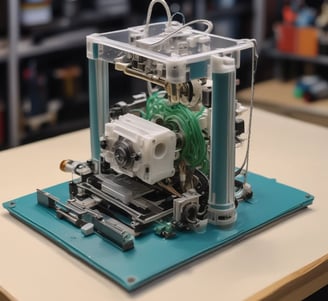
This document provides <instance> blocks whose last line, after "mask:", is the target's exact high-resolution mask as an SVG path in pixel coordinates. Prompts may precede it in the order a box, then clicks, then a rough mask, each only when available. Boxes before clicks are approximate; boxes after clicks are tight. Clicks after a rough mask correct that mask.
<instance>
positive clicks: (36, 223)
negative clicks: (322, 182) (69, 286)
mask: <svg viewBox="0 0 328 301" xmlns="http://www.w3.org/2000/svg"><path fill="white" fill-rule="evenodd" d="M248 182H249V183H250V184H251V185H252V187H253V191H254V196H253V198H252V199H251V200H250V201H249V202H243V203H240V204H239V206H238V208H237V212H238V218H237V222H236V223H235V224H234V225H233V226H232V227H231V228H228V229H219V228H217V227H214V226H212V225H208V226H207V229H206V231H205V232H204V233H195V232H178V233H177V237H176V238H174V239H164V238H161V237H159V236H157V235H155V234H154V233H152V232H151V233H148V234H145V235H143V236H141V237H138V238H136V239H135V248H134V249H132V250H129V251H126V252H122V251H121V250H120V249H119V248H117V247H116V246H114V245H113V244H112V243H111V242H109V241H107V240H105V239H104V238H102V237H101V236H99V235H98V234H93V235H90V236H87V237H85V236H84V235H83V234H82V232H81V230H80V229H79V228H76V227H74V226H73V225H71V224H70V223H68V222H67V221H65V220H60V219H58V218H57V217H56V215H55V212H54V211H53V210H51V209H48V208H46V207H43V206H40V205H38V204H37V198H36V193H32V194H29V195H26V196H23V197H20V198H18V199H15V200H12V201H9V202H6V203H4V204H3V206H4V207H5V208H6V209H7V210H8V211H9V212H10V213H11V214H12V215H13V216H15V217H16V218H18V219H19V220H21V221H23V222H24V223H26V224H27V225H28V226H31V227H32V228H33V229H35V230H37V231H38V232H40V233H42V234H43V235H45V236H46V237H48V238H50V239H51V240H52V241H54V242H55V243H56V244H58V245H59V246H61V247H62V248H64V249H66V250H67V251H69V252H70V253H72V254H73V255H75V256H77V257H78V258H80V259H82V260H83V261H85V262H86V263H88V264H90V265H91V266H92V267H94V268H95V269H96V270H98V271H100V272H102V273H103V274H105V275H106V276H108V277H109V278H111V279H112V280H114V281H116V282H117V283H118V284H120V285H121V286H123V287H124V288H125V289H127V290H129V291H131V290H134V289H136V288H138V287H140V286H142V285H144V284H146V283H148V282H150V281H151V280H153V279H155V278H157V277H159V276H161V275H163V274H165V273H168V272H170V271H172V270H174V269H176V268H178V267H180V266H182V265H183V264H185V263H188V262H190V261H193V260H195V259H197V258H198V257H200V256H203V255H205V254H207V253H209V252H212V251H214V250H217V249H219V248H221V247H223V246H225V245H227V244H229V243H231V242H233V241H236V240H238V239H240V238H242V237H244V236H246V235H248V234H250V233H251V232H253V231H255V230H258V229H260V228H262V227H264V226H265V225H267V224H269V223H271V222H273V221H276V220H278V219H279V218H282V217H284V216H286V215H289V214H291V213H293V212H295V211H297V210H299V209H301V208H304V207H306V206H308V205H310V204H311V203H312V201H313V196H312V195H309V194H308V193H306V192H304V191H301V190H297V189H295V188H292V187H289V186H286V185H283V184H280V183H277V182H276V181H275V180H274V179H269V178H265V177H263V176H259V175H256V174H253V173H249V177H248ZM45 190H46V191H48V192H50V193H52V194H53V195H55V196H56V197H58V198H59V199H61V201H63V202H65V201H66V200H67V199H68V185H67V183H61V184H59V185H56V186H52V187H49V188H47V189H45Z"/></svg>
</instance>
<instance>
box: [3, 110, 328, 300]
mask: <svg viewBox="0 0 328 301" xmlns="http://www.w3.org/2000/svg"><path fill="white" fill-rule="evenodd" d="M251 144H252V147H251V159H250V170H251V171H253V172H256V173H259V174H261V175H264V176H267V177H272V178H276V179H277V180H278V181H279V182H282V183H285V184H288V185H290V186H293V187H296V188H300V189H302V190H305V191H307V192H309V193H311V194H313V195H314V196H315V200H314V203H313V205H312V206H310V207H309V208H307V209H304V210H302V211H300V212H298V213H297V214H295V215H293V216H290V217H288V218H286V219H283V220H282V221H280V222H278V223H276V224H274V225H272V226H270V227H267V228H265V229H263V230H261V231H259V232H258V233H256V234H254V235H252V236H250V237H248V238H246V239H244V240H242V241H240V242H238V243H234V244H232V245H229V246H227V247H225V248H224V249H221V250H220V251H218V252H214V253H212V254H210V255H208V256H205V257H203V258H202V259H199V260H197V261H195V262H194V263H191V264H188V265H186V266H184V267H183V268H180V269H178V270H177V271H175V272H172V273H169V274H168V275H166V276H165V277H161V278H160V279H158V280H156V281H154V282H153V283H151V284H149V285H147V286H146V287H143V288H141V289H139V290H137V291H136V292H133V293H128V292H126V291H125V290H123V289H122V288H121V287H119V286H118V285H116V284H115V283H114V282H112V281H111V280H109V279H108V278H106V277H104V276H103V275H102V274H100V273H98V272H96V271H95V270H93V269H92V268H90V267H88V266H87V265H85V264H84V263H82V262H81V261H79V260H78V259H76V258H75V257H73V256H71V255H70V254H68V253H67V252H65V251H64V250H62V249H61V248H60V247H58V246H56V245H55V244H53V243H52V242H51V241H49V240H48V239H46V238H44V237H43V236H42V235H40V234H38V233H37V232H35V231H33V230H32V229H30V228H29V227H27V226H25V225H23V224H22V223H21V222H19V221H18V220H16V219H15V218H13V217H12V216H10V215H9V214H8V212H7V211H5V210H4V209H3V208H2V207H0V237H1V247H0V250H1V251H0V252H1V253H0V254H1V256H0V286H1V287H3V288H5V289H6V290H7V291H8V292H10V293H11V294H12V295H13V296H14V297H16V298H17V299H18V300H22V301H24V300H34V301H37V300H48V301H51V300H79V301H83V300H100V301H101V300H151V301H153V300H165V301H167V300H197V301H199V300H206V299H207V298H209V299H215V300H216V299H217V300H219V299H221V300H243V299H246V298H249V300H258V299H259V296H260V297H261V298H264V296H265V297H266V298H269V299H266V300H277V298H276V297H277V295H276V294H277V293H278V294H282V295H284V296H288V297H292V299H293V298H294V297H295V296H296V297H295V298H296V299H299V298H301V297H302V298H303V297H305V296H308V295H310V294H311V293H313V292H314V291H316V290H318V289H320V288H321V287H322V286H324V285H326V284H327V283H328V277H327V270H328V269H327V257H323V256H325V255H326V254H327V252H328V239H327V229H328V218H327V212H328V202H327V188H326V183H327V170H328V160H327V153H328V152H327V151H328V129H327V128H325V127H320V126H316V125H312V124H309V123H305V122H301V121H297V120H294V119H291V118H286V117H282V116H279V115H276V114H272V113H268V112H265V111H261V110H254V122H253V132H252V143H251ZM89 155H90V151H89V131H88V130H83V131H78V132H75V133H71V134H66V135H63V136H59V137H56V138H52V139H48V140H44V141H40V142H37V143H32V144H29V145H26V146H21V147H17V148H14V149H10V150H6V151H2V152H0V162H1V171H2V172H1V174H0V183H1V189H0V200H1V202H3V201H7V200H10V199H13V198H16V197H18V196H21V195H24V194H27V193H31V192H33V191H34V190H35V189H36V188H44V187H47V186H52V185H54V184H56V183H59V182H63V181H67V180H69V179H70V175H68V174H65V173H62V172H61V171H60V170H59V168H58V165H59V162H60V161H61V160H63V159H66V158H72V159H76V160H86V159H88V158H89ZM163 256H164V255H163ZM319 258H321V259H319ZM312 262H314V263H313V264H311V263H312ZM309 264H310V266H308V265H309ZM295 271H299V272H295ZM311 271H313V272H312V273H311ZM290 293H294V295H292V296H291V295H290ZM270 298H271V299H270ZM295 298H294V299H295Z"/></svg>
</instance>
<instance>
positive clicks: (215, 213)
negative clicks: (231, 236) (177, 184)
mask: <svg viewBox="0 0 328 301" xmlns="http://www.w3.org/2000/svg"><path fill="white" fill-rule="evenodd" d="M211 67H212V81H213V93H212V128H211V160H210V162H211V163H210V197H209V201H208V203H209V209H208V219H209V222H210V223H212V224H214V225H219V226H224V225H229V224H231V223H233V222H235V221H236V218H237V213H236V209H235V202H234V187H235V185H234V182H235V177H234V171H235V93H236V92H235V87H236V71H235V70H236V68H235V61H234V59H233V58H230V57H219V56H212V58H211Z"/></svg>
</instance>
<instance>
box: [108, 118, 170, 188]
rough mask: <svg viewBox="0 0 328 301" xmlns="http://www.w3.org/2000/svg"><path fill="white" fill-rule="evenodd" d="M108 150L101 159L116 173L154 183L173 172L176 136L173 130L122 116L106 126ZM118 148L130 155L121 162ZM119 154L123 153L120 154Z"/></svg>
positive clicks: (143, 120) (140, 119)
mask: <svg viewBox="0 0 328 301" xmlns="http://www.w3.org/2000/svg"><path fill="white" fill-rule="evenodd" d="M105 138H106V141H107V147H106V149H105V150H104V151H103V155H104V159H105V160H106V161H107V162H109V163H110V164H111V168H113V169H114V170H115V171H116V172H118V173H123V174H126V175H128V176H130V177H134V176H137V177H138V178H140V179H141V180H142V181H144V182H146V183H148V184H154V183H156V182H158V181H160V180H163V179H165V178H167V177H171V176H173V175H174V173H175V169H174V165H173V164H174V158H175V147H176V135H175V133H174V132H173V131H171V130H169V129H167V128H165V127H162V126H160V125H158V124H155V123H153V122H151V121H148V120H145V119H143V118H140V117H138V116H136V115H133V114H125V115H122V116H120V117H119V119H117V120H113V121H112V122H109V123H107V124H106V125H105ZM120 145H121V146H122V148H121V149H120V150H122V149H123V153H124V149H126V152H125V153H124V154H126V153H128V154H129V155H130V157H129V158H126V159H127V161H126V162H124V163H122V162H123V160H121V159H122V158H119V155H120V150H118V149H119V148H120ZM121 153H122V152H121Z"/></svg>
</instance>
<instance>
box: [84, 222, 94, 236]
mask: <svg viewBox="0 0 328 301" xmlns="http://www.w3.org/2000/svg"><path fill="white" fill-rule="evenodd" d="M81 231H82V233H83V235H84V236H89V235H91V234H93V232H94V226H93V224H92V223H86V224H85V225H84V226H82V227H81Z"/></svg>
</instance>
